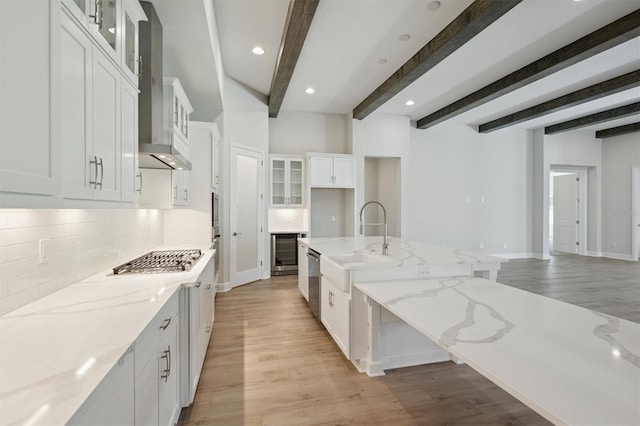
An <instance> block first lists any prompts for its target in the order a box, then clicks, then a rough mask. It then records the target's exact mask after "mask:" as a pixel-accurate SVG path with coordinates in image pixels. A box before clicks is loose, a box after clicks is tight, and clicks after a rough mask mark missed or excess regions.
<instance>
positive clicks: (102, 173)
mask: <svg viewBox="0 0 640 426" xmlns="http://www.w3.org/2000/svg"><path fill="white" fill-rule="evenodd" d="M103 164H104V163H103V162H102V157H100V161H98V164H97V165H96V180H98V179H97V173H98V170H97V168H98V167H100V182H98V183H96V186H97V185H100V190H102V181H103V180H104V167H103Z"/></svg>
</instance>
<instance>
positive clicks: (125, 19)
mask: <svg viewBox="0 0 640 426" xmlns="http://www.w3.org/2000/svg"><path fill="white" fill-rule="evenodd" d="M77 1H80V0H77ZM146 20H147V17H146V15H145V14H144V10H142V7H141V6H140V3H139V2H138V1H137V0H122V25H121V27H122V42H121V44H122V57H121V62H120V63H121V64H122V70H123V71H124V75H125V76H126V77H127V78H128V79H129V81H130V82H131V83H132V84H133V85H134V87H136V88H137V87H138V83H139V81H140V79H139V76H140V67H141V66H142V64H141V61H142V57H141V56H140V51H139V45H140V39H139V26H138V24H139V22H140V21H146Z"/></svg>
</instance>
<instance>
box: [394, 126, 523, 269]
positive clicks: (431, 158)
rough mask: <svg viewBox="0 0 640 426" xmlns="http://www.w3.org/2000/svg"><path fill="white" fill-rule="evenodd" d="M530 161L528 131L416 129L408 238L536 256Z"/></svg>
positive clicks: (413, 130) (410, 187) (412, 145)
mask: <svg viewBox="0 0 640 426" xmlns="http://www.w3.org/2000/svg"><path fill="white" fill-rule="evenodd" d="M531 155H532V141H531V134H530V132H527V131H525V130H519V129H505V130H501V131H498V132H494V133H491V134H486V135H485V134H479V133H478V132H477V131H476V130H475V129H472V128H470V127H467V126H462V125H455V124H447V123H443V124H440V125H437V126H434V127H432V128H430V129H427V130H419V129H412V130H411V156H410V159H409V179H408V182H409V183H408V194H409V200H410V203H405V205H408V209H409V212H408V213H409V214H408V215H406V217H407V220H406V221H404V218H403V227H404V229H405V230H406V232H405V237H406V238H410V239H417V240H422V241H427V242H430V243H435V244H443V245H446V246H450V247H458V248H464V249H469V250H474V251H479V252H485V253H489V254H504V255H507V256H512V257H527V256H530V252H531V221H532V215H531V211H532V205H531V185H532V171H531V165H530V161H531ZM405 223H406V225H405ZM481 243H482V244H483V245H484V248H482V249H481V248H480V244H481ZM505 244H506V248H505V247H504V246H505Z"/></svg>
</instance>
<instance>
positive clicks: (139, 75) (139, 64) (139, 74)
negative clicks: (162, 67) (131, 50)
mask: <svg viewBox="0 0 640 426" xmlns="http://www.w3.org/2000/svg"><path fill="white" fill-rule="evenodd" d="M140 79H142V56H138V80H140Z"/></svg>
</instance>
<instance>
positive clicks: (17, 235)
mask: <svg viewBox="0 0 640 426" xmlns="http://www.w3.org/2000/svg"><path fill="white" fill-rule="evenodd" d="M39 236H40V232H39V229H38V228H15V229H3V230H0V246H11V245H15V244H24V243H29V242H34V241H35V242H37V241H38V238H39Z"/></svg>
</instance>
